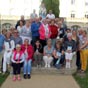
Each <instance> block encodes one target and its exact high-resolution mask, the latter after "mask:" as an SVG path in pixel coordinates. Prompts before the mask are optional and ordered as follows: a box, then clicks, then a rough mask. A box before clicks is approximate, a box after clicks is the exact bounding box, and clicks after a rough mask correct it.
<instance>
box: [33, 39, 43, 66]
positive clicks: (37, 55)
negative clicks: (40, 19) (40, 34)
mask: <svg viewBox="0 0 88 88" xmlns="http://www.w3.org/2000/svg"><path fill="white" fill-rule="evenodd" d="M42 54H43V47H42V45H41V43H40V41H39V40H37V41H36V42H35V45H34V59H35V62H36V65H37V66H38V67H40V66H42Z"/></svg>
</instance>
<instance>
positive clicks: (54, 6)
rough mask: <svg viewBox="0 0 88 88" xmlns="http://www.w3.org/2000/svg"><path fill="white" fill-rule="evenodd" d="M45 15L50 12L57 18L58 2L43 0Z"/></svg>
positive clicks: (57, 0)
mask: <svg viewBox="0 0 88 88" xmlns="http://www.w3.org/2000/svg"><path fill="white" fill-rule="evenodd" d="M43 2H44V3H45V6H46V9H47V13H48V12H49V10H52V11H53V13H54V14H55V16H56V17H59V12H60V11H59V0H43Z"/></svg>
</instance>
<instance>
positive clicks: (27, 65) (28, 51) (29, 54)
mask: <svg viewBox="0 0 88 88" xmlns="http://www.w3.org/2000/svg"><path fill="white" fill-rule="evenodd" d="M22 51H23V52H24V54H25V60H24V79H26V78H27V77H28V79H30V78H31V76H30V75H31V63H32V60H33V54H34V49H33V47H32V45H30V44H29V40H28V39H25V40H24V44H23V45H22Z"/></svg>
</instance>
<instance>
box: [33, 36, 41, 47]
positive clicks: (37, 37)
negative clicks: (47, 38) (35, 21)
mask: <svg viewBox="0 0 88 88" xmlns="http://www.w3.org/2000/svg"><path fill="white" fill-rule="evenodd" d="M38 39H39V36H32V45H33V46H34V44H35V42H36V40H38Z"/></svg>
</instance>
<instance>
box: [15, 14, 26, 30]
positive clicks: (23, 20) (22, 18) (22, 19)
mask: <svg viewBox="0 0 88 88" xmlns="http://www.w3.org/2000/svg"><path fill="white" fill-rule="evenodd" d="M20 21H22V22H23V25H25V19H24V16H23V15H22V16H21V19H20V20H19V21H18V22H17V24H16V26H15V28H16V29H17V27H18V26H19V25H20Z"/></svg>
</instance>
